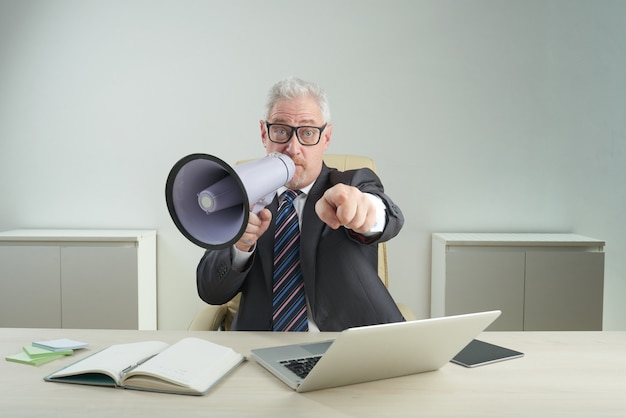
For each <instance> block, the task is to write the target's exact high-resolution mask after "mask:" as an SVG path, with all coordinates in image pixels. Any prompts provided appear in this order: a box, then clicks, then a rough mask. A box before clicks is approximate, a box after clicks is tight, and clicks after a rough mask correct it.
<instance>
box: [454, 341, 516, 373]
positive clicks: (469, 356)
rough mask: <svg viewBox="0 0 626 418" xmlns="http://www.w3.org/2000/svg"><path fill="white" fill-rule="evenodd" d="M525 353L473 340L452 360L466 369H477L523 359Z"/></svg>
mask: <svg viewBox="0 0 626 418" xmlns="http://www.w3.org/2000/svg"><path fill="white" fill-rule="evenodd" d="M523 355H524V353H521V352H519V351H515V350H511V349H509V348H505V347H500V346H499V345H495V344H490V343H487V342H484V341H480V340H472V341H471V342H470V343H469V344H468V345H467V346H465V348H464V349H463V350H461V351H460V352H459V354H457V355H456V356H454V358H453V359H452V360H451V361H452V362H453V363H456V364H460V365H461V366H465V367H477V366H482V365H485V364H491V363H495V362H498V361H503V360H510V359H514V358H519V357H522V356H523Z"/></svg>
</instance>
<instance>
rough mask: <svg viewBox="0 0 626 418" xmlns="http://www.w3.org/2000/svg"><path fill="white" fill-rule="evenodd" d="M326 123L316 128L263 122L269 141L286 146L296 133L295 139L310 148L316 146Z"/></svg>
mask: <svg viewBox="0 0 626 418" xmlns="http://www.w3.org/2000/svg"><path fill="white" fill-rule="evenodd" d="M326 125H327V124H326V123H325V124H324V126H322V127H321V128H318V127H317V126H289V125H283V124H280V123H268V122H265V126H266V127H267V135H268V137H269V139H270V141H272V142H275V143H277V144H286V143H287V142H289V140H290V139H291V137H292V136H293V132H294V131H295V132H296V138H298V142H300V143H301V144H302V145H304V146H307V147H310V146H313V145H317V143H318V142H320V138H321V137H322V131H324V129H326Z"/></svg>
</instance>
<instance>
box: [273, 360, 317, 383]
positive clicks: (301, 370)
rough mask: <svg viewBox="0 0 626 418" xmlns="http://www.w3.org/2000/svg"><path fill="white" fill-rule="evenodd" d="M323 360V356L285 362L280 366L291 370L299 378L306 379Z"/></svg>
mask: <svg viewBox="0 0 626 418" xmlns="http://www.w3.org/2000/svg"><path fill="white" fill-rule="evenodd" d="M321 358H322V356H315V357H306V358H298V359H293V360H283V361H281V362H280V364H282V365H283V366H285V367H286V368H288V369H289V370H291V371H292V372H293V373H295V374H296V375H297V376H298V377H300V378H302V379H304V378H305V377H307V375H308V374H309V372H310V371H311V369H312V368H313V366H315V365H316V364H317V362H318V361H319V360H320V359H321Z"/></svg>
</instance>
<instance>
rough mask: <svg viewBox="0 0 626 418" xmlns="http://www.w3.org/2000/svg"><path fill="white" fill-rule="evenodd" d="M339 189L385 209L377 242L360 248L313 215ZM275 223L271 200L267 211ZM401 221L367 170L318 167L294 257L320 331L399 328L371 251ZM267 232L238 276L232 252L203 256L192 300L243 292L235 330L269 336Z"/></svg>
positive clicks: (355, 238)
mask: <svg viewBox="0 0 626 418" xmlns="http://www.w3.org/2000/svg"><path fill="white" fill-rule="evenodd" d="M338 183H344V184H349V185H352V186H356V187H358V188H359V189H360V190H361V191H363V192H367V193H371V194H374V195H376V196H378V197H380V198H381V199H382V200H383V202H384V203H385V205H386V207H387V224H386V226H385V230H384V231H383V232H382V234H380V235H379V236H376V237H373V239H370V241H371V242H364V239H363V237H362V236H359V235H358V234H356V233H354V232H352V231H349V230H347V229H345V228H343V227H340V228H339V229H337V230H333V229H331V228H330V227H328V226H327V225H326V224H325V223H323V222H322V221H321V220H320V219H319V218H318V216H317V214H316V213H315V202H317V201H318V200H319V199H320V198H321V197H322V195H323V194H324V192H325V191H326V190H327V189H328V188H330V187H331V186H333V185H335V184H338ZM269 209H270V210H271V211H272V214H273V215H274V216H275V214H276V209H277V199H274V201H273V202H272V204H271V205H270V206H269ZM403 223H404V217H403V215H402V212H401V211H400V209H399V208H398V207H397V206H396V205H395V204H394V203H393V201H392V200H391V199H390V198H389V197H388V196H387V195H385V194H384V189H383V186H382V184H381V182H380V179H379V178H378V176H376V174H375V173H374V172H373V171H371V170H369V169H359V170H350V171H345V172H341V171H338V170H336V169H331V168H328V167H327V166H326V165H324V166H323V168H322V172H321V173H320V175H319V177H318V178H317V180H316V181H315V184H314V185H313V187H312V188H311V190H310V192H309V195H308V197H307V200H306V203H305V206H304V212H303V214H302V230H301V237H300V245H301V247H300V257H301V266H302V273H303V277H304V283H305V288H306V294H307V298H308V300H309V303H310V307H311V311H312V312H311V313H312V315H313V319H314V321H315V323H316V324H317V326H318V327H319V329H320V330H321V331H341V330H344V329H346V328H349V327H355V326H363V325H372V324H380V323H387V322H398V321H403V320H404V318H403V317H402V314H401V313H400V311H399V310H398V308H397V305H396V304H395V302H394V301H393V299H392V298H391V295H390V294H389V292H388V291H387V289H386V288H385V286H384V284H383V283H382V281H381V280H380V278H379V277H378V243H379V242H384V241H387V240H389V239H390V238H392V237H394V236H395V235H397V234H398V232H400V229H401V228H402V225H403ZM273 237H274V224H273V223H272V224H271V225H270V227H269V229H268V230H267V231H266V232H265V234H263V236H261V238H260V239H259V240H258V241H257V248H256V251H255V253H254V255H253V256H252V257H251V260H250V262H249V263H248V265H247V266H246V268H245V269H244V271H236V270H234V269H233V268H232V260H231V251H232V250H231V248H226V249H223V250H207V251H206V253H205V254H204V256H203V257H202V259H201V260H200V263H199V265H198V269H197V285H198V294H199V295H200V297H201V298H202V300H204V301H205V302H207V303H209V304H212V305H220V304H223V303H226V302H228V301H229V300H230V299H232V298H233V297H234V296H235V295H236V294H237V293H238V292H242V296H241V302H240V305H239V311H238V312H237V315H236V317H235V319H234V321H233V325H232V329H234V330H262V331H268V330H271V317H272V264H273V251H274V250H273Z"/></svg>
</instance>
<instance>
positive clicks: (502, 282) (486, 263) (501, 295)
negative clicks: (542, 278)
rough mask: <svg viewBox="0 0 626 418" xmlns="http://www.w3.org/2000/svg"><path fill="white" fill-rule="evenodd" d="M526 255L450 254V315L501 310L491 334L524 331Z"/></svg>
mask: <svg viewBox="0 0 626 418" xmlns="http://www.w3.org/2000/svg"><path fill="white" fill-rule="evenodd" d="M524 258H525V254H524V252H523V251H498V250H495V249H494V250H489V249H484V250H483V249H481V250H473V249H462V250H458V251H453V250H451V251H449V252H448V254H447V256H446V291H445V293H446V315H456V314H464V313H471V312H479V311H487V310H495V309H499V310H501V311H502V314H501V315H500V317H499V318H498V319H496V321H495V322H494V323H493V324H491V325H490V326H489V328H487V329H488V330H490V331H521V330H522V329H523V322H522V321H523V318H524Z"/></svg>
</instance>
